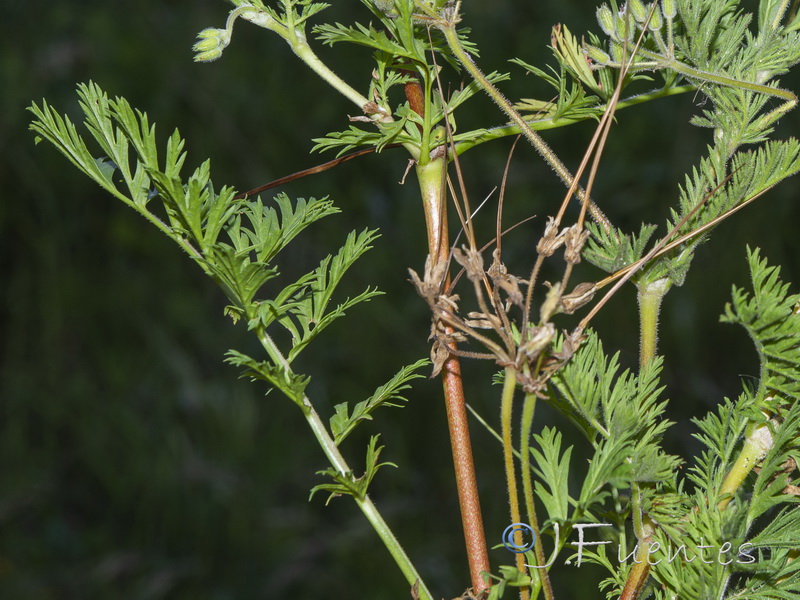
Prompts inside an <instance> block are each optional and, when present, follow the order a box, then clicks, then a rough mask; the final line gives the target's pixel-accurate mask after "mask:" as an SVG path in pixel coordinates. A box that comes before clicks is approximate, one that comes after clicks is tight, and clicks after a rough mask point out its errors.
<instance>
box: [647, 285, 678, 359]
mask: <svg viewBox="0 0 800 600" xmlns="http://www.w3.org/2000/svg"><path fill="white" fill-rule="evenodd" d="M670 287H671V283H670V281H669V279H666V278H664V279H659V280H657V281H654V282H652V283H649V284H646V285H643V286H641V287H640V288H639V332H640V345H639V368H640V369H643V368H644V367H645V366H646V365H647V364H649V363H650V361H652V360H653V359H654V358H655V356H656V347H657V345H658V313H659V311H660V310H661V301H662V300H663V299H664V296H665V295H666V293H667V291H669V288H670Z"/></svg>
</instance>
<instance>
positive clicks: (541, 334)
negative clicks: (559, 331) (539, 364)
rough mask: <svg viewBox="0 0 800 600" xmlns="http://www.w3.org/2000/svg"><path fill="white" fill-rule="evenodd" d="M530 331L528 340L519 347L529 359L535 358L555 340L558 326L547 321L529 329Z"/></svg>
mask: <svg viewBox="0 0 800 600" xmlns="http://www.w3.org/2000/svg"><path fill="white" fill-rule="evenodd" d="M529 332H530V335H529V337H528V339H527V341H526V342H525V343H524V344H522V345H521V346H520V347H519V350H520V352H521V353H522V355H523V356H525V357H526V358H527V359H528V360H534V359H536V358H537V357H538V356H539V354H541V353H542V351H543V350H544V349H546V348H547V347H548V346H549V345H550V342H552V341H553V337H554V336H555V334H556V328H555V326H554V325H553V324H552V323H545V324H544V325H540V326H538V327H533V328H532V329H529Z"/></svg>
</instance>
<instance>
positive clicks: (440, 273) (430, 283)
mask: <svg viewBox="0 0 800 600" xmlns="http://www.w3.org/2000/svg"><path fill="white" fill-rule="evenodd" d="M408 273H409V275H411V283H412V284H414V287H415V288H416V290H417V293H418V294H419V295H420V296H422V297H423V298H424V299H425V301H426V302H427V303H428V305H430V306H433V305H434V304H436V300H437V298H438V297H439V294H440V292H441V291H442V289H443V288H444V278H445V275H446V273H447V262H446V261H443V260H441V261H437V262H436V264H433V261H432V260H431V257H430V255H429V256H428V258H426V259H425V273H424V278H423V279H420V278H419V275H417V273H416V271H414V270H413V269H409V270H408Z"/></svg>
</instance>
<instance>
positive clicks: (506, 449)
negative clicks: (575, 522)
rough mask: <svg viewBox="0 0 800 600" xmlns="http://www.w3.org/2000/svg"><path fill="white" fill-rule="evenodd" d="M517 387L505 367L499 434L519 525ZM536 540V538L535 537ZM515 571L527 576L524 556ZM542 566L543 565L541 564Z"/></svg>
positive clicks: (524, 596) (524, 598) (518, 536)
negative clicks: (515, 425)
mask: <svg viewBox="0 0 800 600" xmlns="http://www.w3.org/2000/svg"><path fill="white" fill-rule="evenodd" d="M516 386H517V372H516V371H515V370H514V368H513V367H506V370H505V379H504V382H503V397H502V400H501V404H500V432H501V435H502V436H503V461H504V463H505V468H506V487H507V489H508V506H509V512H510V514H511V522H512V523H520V522H521V521H522V517H521V514H520V510H519V495H518V492H517V475H516V469H515V468H514V444H513V440H512V439H511V417H512V412H513V411H512V409H513V408H514V390H515V389H516ZM514 536H515V540H514V543H515V544H516V545H517V546H520V547H522V545H523V542H522V532H521V531H517V532H515V534H514ZM537 538H538V536H537ZM516 559H517V569H519V571H520V573H522V574H523V575H527V568H526V567H525V555H524V554H522V553H519V554H517V555H516ZM543 564H544V563H543ZM519 596H520V599H521V600H528V598H529V597H530V595H529V592H528V589H527V588H521V589H520V593H519Z"/></svg>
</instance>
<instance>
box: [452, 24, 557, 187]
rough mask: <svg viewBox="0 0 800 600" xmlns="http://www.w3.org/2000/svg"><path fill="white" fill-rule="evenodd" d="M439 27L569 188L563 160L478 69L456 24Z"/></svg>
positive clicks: (464, 64) (492, 97) (482, 84)
mask: <svg viewBox="0 0 800 600" xmlns="http://www.w3.org/2000/svg"><path fill="white" fill-rule="evenodd" d="M438 26H439V29H440V30H441V31H442V33H443V34H444V37H445V40H447V45H448V47H449V48H450V51H451V52H452V53H453V55H454V56H455V57H456V58H457V59H458V62H459V63H461V64H462V65H463V67H464V68H465V69H466V70H467V72H468V73H469V74H470V75H471V76H472V78H473V79H474V80H475V81H476V82H477V83H478V85H480V86H481V88H483V90H484V91H485V92H486V93H487V94H489V96H490V97H491V99H492V100H494V102H495V104H497V106H499V107H500V109H501V110H502V111H503V112H504V113H506V115H507V116H508V118H509V119H511V120H512V121H513V122H514V124H515V125H516V126H517V127H519V131H520V133H521V134H522V135H524V136H525V138H526V139H527V140H528V141H529V142H530V143H531V145H532V146H533V147H534V148H535V149H536V151H537V152H539V154H541V155H542V158H544V159H545V160H546V161H547V163H548V164H549V165H550V166H551V167H552V168H553V170H554V171H555V172H556V174H557V175H558V176H559V177H560V178H561V181H563V182H564V183H565V184H566V185H567V186H571V185H572V181H573V177H572V174H571V173H570V172H569V171H568V170H567V168H566V167H565V166H564V163H562V162H561V159H559V158H558V156H556V154H555V152H553V151H552V150H551V149H550V146H548V145H547V142H545V141H544V140H543V139H542V136H540V135H539V134H538V133H536V132H535V131H534V130H533V128H531V126H530V125H529V124H528V122H527V121H526V120H525V119H523V118H522V115H520V114H519V112H517V111H516V110H515V109H514V106H513V105H512V104H511V102H509V101H508V99H507V98H506V97H505V96H503V94H502V93H501V92H500V90H498V89H497V88H496V87H495V86H494V85H493V84H492V82H490V81H489V79H488V78H487V77H486V75H484V74H483V72H482V71H481V70H480V69H479V68H478V65H476V64H475V61H473V60H472V57H470V55H469V54H467V52H466V51H465V50H464V47H463V46H462V45H461V40H459V39H458V33H457V32H456V28H455V24H454V23H452V22H441V23H438Z"/></svg>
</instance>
